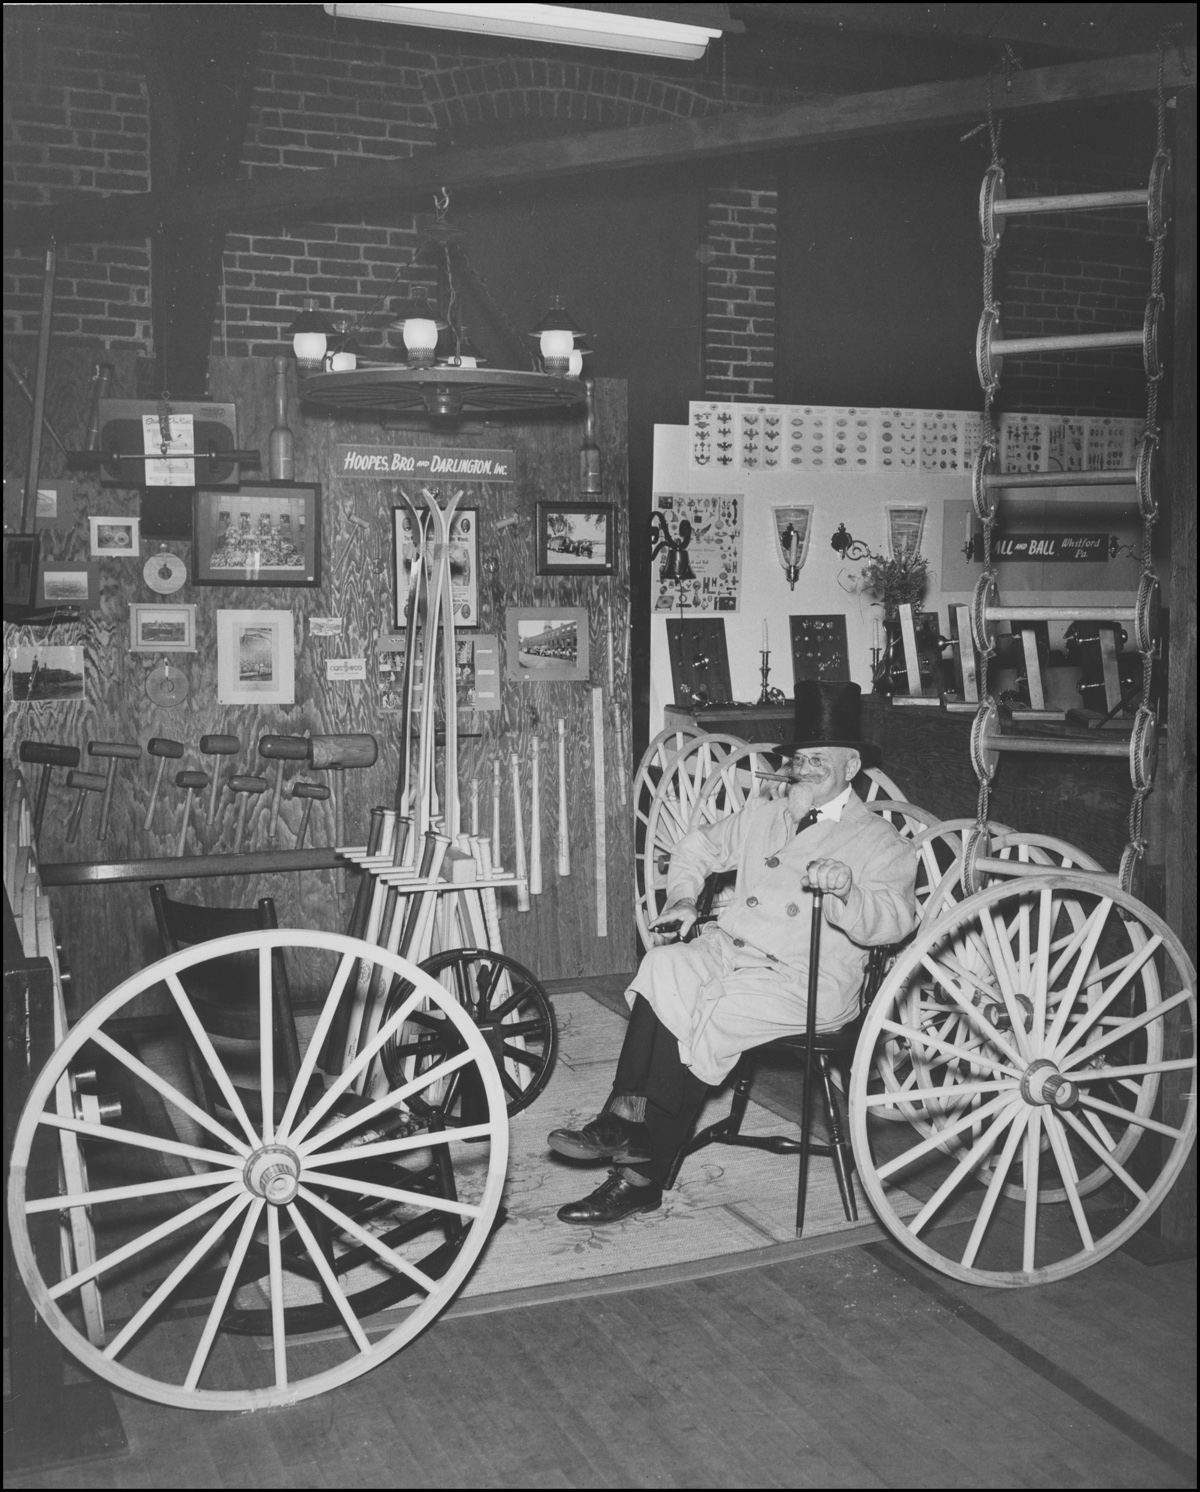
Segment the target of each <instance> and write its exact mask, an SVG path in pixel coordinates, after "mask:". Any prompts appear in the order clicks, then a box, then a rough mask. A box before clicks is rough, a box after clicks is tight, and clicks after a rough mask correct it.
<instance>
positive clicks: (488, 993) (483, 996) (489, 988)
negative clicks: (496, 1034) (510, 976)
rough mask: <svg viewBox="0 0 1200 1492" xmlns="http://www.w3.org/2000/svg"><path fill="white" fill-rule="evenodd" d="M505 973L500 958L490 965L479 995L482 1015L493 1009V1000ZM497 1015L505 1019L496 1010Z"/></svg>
mask: <svg viewBox="0 0 1200 1492" xmlns="http://www.w3.org/2000/svg"><path fill="white" fill-rule="evenodd" d="M503 973H504V965H503V964H502V963H500V962H499V961H498V960H497V961H496V962H494V963H493V964H492V965H491V966H490V968H488V969H487V972H486V981H485V983H484V986H483V989H482V990H481V991H480V995H479V1014H480V1016H481V1017H482V1016H485V1015H487V1014H488V1013H489V1012H490V1011H491V1009H492V1000H493V999H494V998H495V994H496V987H497V986H498V985H499V983H500V979H501V976H502V975H503ZM495 1015H497V1016H499V1017H500V1019H503V1016H502V1015H501V1014H500V1012H499V1011H496V1012H495Z"/></svg>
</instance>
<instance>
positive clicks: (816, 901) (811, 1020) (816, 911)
mask: <svg viewBox="0 0 1200 1492" xmlns="http://www.w3.org/2000/svg"><path fill="white" fill-rule="evenodd" d="M812 896H813V909H812V931H811V933H810V935H809V941H808V1012H807V1015H806V1017H805V1022H804V1043H805V1045H804V1112H803V1113H802V1114H801V1116H800V1188H799V1192H798V1194H797V1197H796V1236H797V1237H799V1236H800V1234H801V1233H802V1232H803V1231H804V1204H805V1201H806V1200H807V1197H808V1136H809V1130H810V1129H811V1128H812V1098H813V1088H812V1075H813V1043H814V1042H815V1041H816V1038H817V975H818V973H819V972H820V959H821V923H822V921H823V919H824V911H823V908H824V902H825V893H824V892H823V891H817V890H815V889H814V891H813V894H812Z"/></svg>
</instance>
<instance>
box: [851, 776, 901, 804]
mask: <svg viewBox="0 0 1200 1492" xmlns="http://www.w3.org/2000/svg"><path fill="white" fill-rule="evenodd" d="M864 777H865V778H866V791H865V792H864V793H863V798H864V799H865V801H866V802H868V803H873V802H874V801H875V799H876V798H887V799H888V800H889V801H890V802H892V803H903V802H905V801H906V799H905V797H904V794H903V793H902V792H901V791H900V789H899V788H898V787H897V786H896V784H895V783H894V782H893V781H892V779H891V778H890V777H889V776H888V775H887V773H886V772H881V771H880V770H879V768H878V767H864V768H863V770H862V771H861V772H860V773H859V775H858V777H856V778H855V779H854V781H855V784H856V788H857V784H858V783H859V781H860V780H861V779H862V778H864Z"/></svg>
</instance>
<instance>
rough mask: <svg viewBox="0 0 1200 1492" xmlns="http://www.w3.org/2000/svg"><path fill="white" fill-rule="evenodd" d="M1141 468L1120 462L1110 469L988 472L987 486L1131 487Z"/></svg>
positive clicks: (986, 477) (986, 475) (985, 477)
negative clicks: (1121, 464)
mask: <svg viewBox="0 0 1200 1492" xmlns="http://www.w3.org/2000/svg"><path fill="white" fill-rule="evenodd" d="M1136 481H1137V468H1136V467H1134V466H1118V467H1113V468H1111V469H1110V470H1107V471H1013V472H1002V471H993V472H984V474H983V485H984V486H985V487H987V488H995V487H999V488H1004V487H1131V486H1133V485H1134V483H1136Z"/></svg>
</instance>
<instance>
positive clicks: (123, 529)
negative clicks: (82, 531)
mask: <svg viewBox="0 0 1200 1492" xmlns="http://www.w3.org/2000/svg"><path fill="white" fill-rule="evenodd" d="M140 523H141V519H140V518H89V519H88V526H89V527H90V529H91V534H92V557H93V558H94V559H137V557H138V553H139V547H140V540H139V537H138V528H139V525H140Z"/></svg>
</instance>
